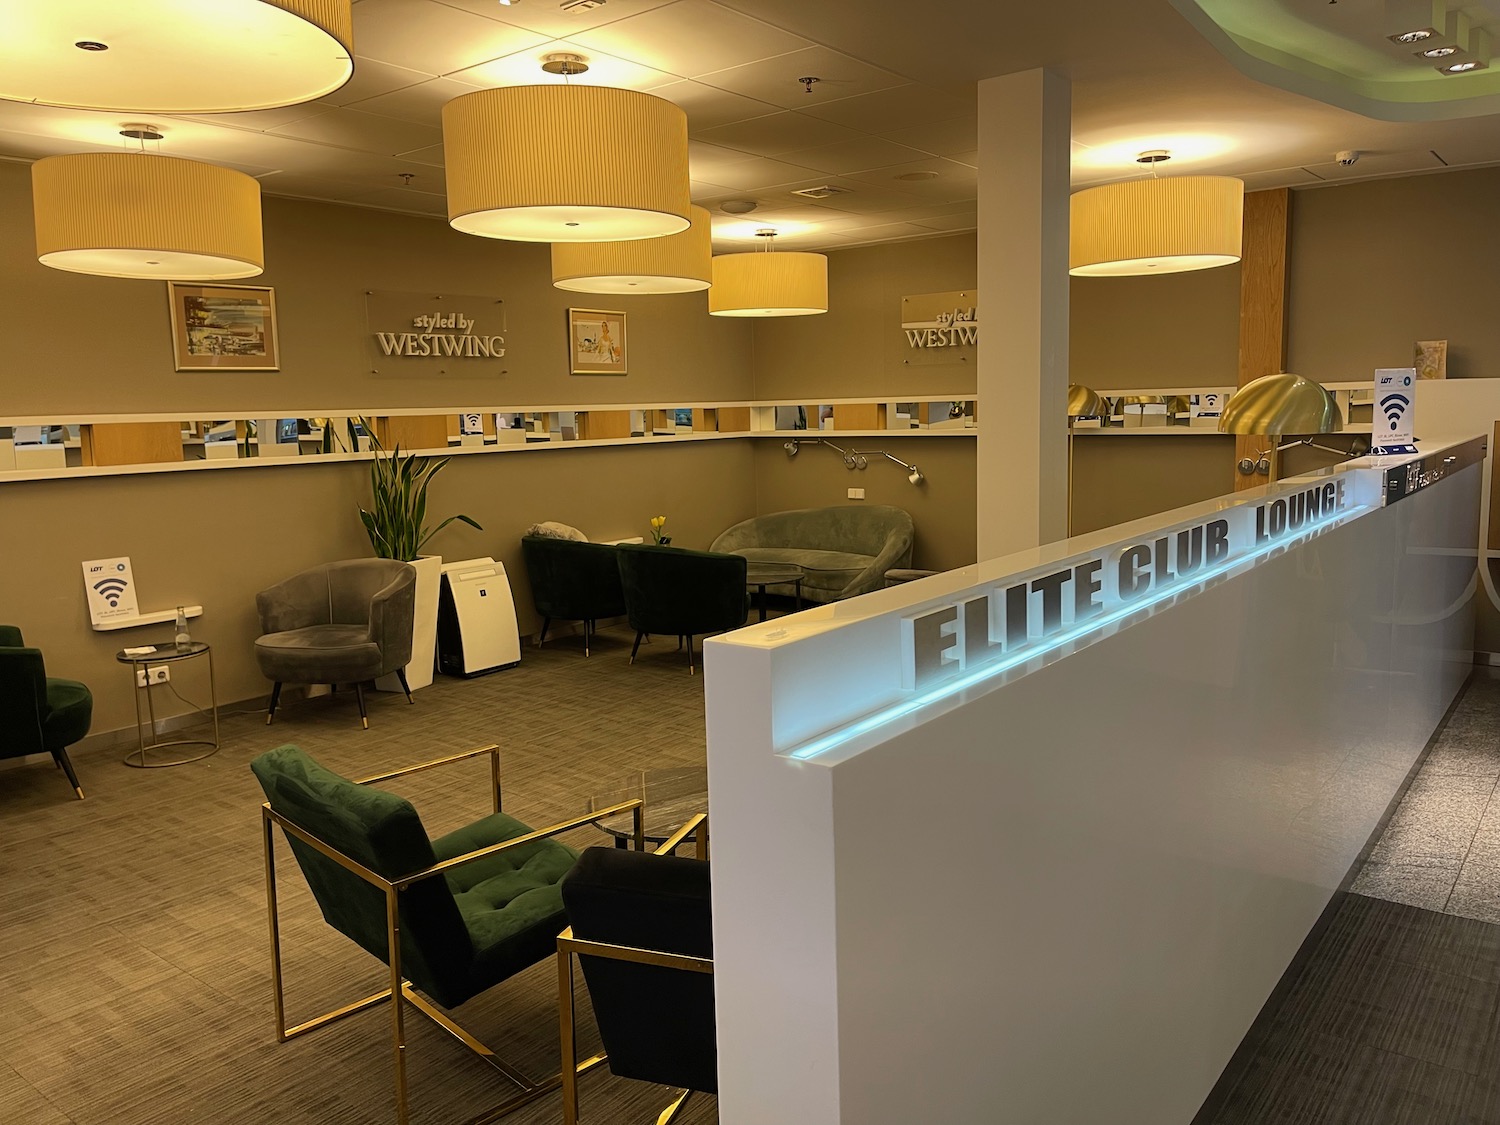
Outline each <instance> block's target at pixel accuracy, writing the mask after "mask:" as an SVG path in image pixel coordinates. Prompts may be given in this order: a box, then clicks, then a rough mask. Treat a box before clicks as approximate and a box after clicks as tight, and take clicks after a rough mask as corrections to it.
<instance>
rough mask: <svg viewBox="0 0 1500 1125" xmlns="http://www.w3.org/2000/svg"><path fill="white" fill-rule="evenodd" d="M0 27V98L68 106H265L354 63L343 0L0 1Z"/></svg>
mask: <svg viewBox="0 0 1500 1125" xmlns="http://www.w3.org/2000/svg"><path fill="white" fill-rule="evenodd" d="M0 28H3V29H4V33H3V35H0V98H6V99H9V100H12V101H22V102H36V103H38V104H40V105H51V106H63V107H66V108H70V109H108V110H126V111H150V112H153V113H223V112H229V111H233V110H248V109H271V108H273V107H276V106H285V105H296V104H298V103H299V102H307V101H312V100H313V99H314V98H319V97H322V96H323V95H324V94H329V93H332V92H333V91H334V90H337V89H338V88H339V87H340V86H342V85H344V83H346V82H347V81H349V77H350V75H352V74H353V73H354V59H353V46H352V45H353V42H354V36H353V17H352V15H351V9H350V0H214V2H213V3H207V2H206V0H0Z"/></svg>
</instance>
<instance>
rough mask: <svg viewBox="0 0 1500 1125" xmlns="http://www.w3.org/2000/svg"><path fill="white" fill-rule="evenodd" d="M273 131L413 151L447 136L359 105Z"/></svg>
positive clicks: (340, 143)
mask: <svg viewBox="0 0 1500 1125" xmlns="http://www.w3.org/2000/svg"><path fill="white" fill-rule="evenodd" d="M366 2H368V0H366ZM272 132H273V133H275V134H276V135H278V136H283V137H296V138H299V139H301V140H308V141H316V142H318V143H320V144H325V145H336V146H338V147H340V148H352V149H358V150H359V151H361V152H379V153H396V152H410V151H411V150H412V149H414V148H426V147H428V146H429V145H435V144H441V143H442V140H443V131H442V130H441V129H439V128H437V127H435V126H432V125H418V124H416V123H414V122H411V121H397V120H396V119H395V118H393V117H380V116H378V115H376V114H373V113H361V112H360V111H359V110H357V109H329V110H325V111H324V112H322V113H320V114H317V115H316V116H314V117H305V118H303V119H302V120H301V121H293V122H292V123H291V124H289V125H284V126H282V127H281V128H279V129H274V130H272Z"/></svg>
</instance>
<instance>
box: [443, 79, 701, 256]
mask: <svg viewBox="0 0 1500 1125" xmlns="http://www.w3.org/2000/svg"><path fill="white" fill-rule="evenodd" d="M443 152H444V158H445V161H446V173H447V186H448V221H449V223H450V224H451V225H452V226H453V228H454V229H455V230H460V231H463V232H464V233H465V234H477V235H480V236H482V237H485V238H505V239H512V240H515V241H518V242H615V241H620V240H625V239H634V238H659V237H662V236H664V235H669V234H676V233H677V232H679V231H683V230H686V229H687V228H688V225H689V222H688V206H689V197H688V140H687V115H686V114H685V113H683V111H682V110H681V109H680V108H679V107H678V106H676V105H674V104H673V103H672V102H669V101H667V100H666V99H664V98H658V97H656V96H654V95H652V94H643V93H641V92H639V91H637V90H623V89H618V88H615V87H612V86H584V85H578V86H572V85H545V86H504V87H499V88H496V89H489V90H475V91H474V92H473V93H471V94H463V95H461V96H460V97H457V98H454V99H453V100H452V101H450V102H449V103H448V104H447V105H445V106H443Z"/></svg>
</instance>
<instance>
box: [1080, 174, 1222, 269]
mask: <svg viewBox="0 0 1500 1125" xmlns="http://www.w3.org/2000/svg"><path fill="white" fill-rule="evenodd" d="M1142 155H1143V157H1144V156H1145V155H1147V154H1142ZM1244 202H1245V185H1244V182H1243V181H1241V180H1237V179H1234V178H1233V177H1230V176H1166V177H1163V178H1161V179H1156V178H1155V177H1153V178H1151V179H1143V180H1129V181H1126V182H1123V183H1117V184H1105V185H1103V186H1102V187H1094V188H1085V189H1084V190H1083V191H1080V192H1076V193H1075V194H1074V195H1073V197H1072V199H1071V200H1070V201H1069V210H1070V213H1071V219H1070V226H1069V254H1068V272H1069V273H1071V274H1073V275H1075V276H1078V277H1120V276H1129V275H1143V274H1153V273H1181V272H1184V271H1187V270H1202V269H1210V268H1212V267H1214V266H1225V265H1230V264H1232V263H1234V262H1237V261H1239V260H1240V237H1241V227H1242V223H1243V213H1244Z"/></svg>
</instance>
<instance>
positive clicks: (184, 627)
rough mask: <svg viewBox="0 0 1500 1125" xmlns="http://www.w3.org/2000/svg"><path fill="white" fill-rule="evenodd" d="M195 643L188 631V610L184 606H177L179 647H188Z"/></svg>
mask: <svg viewBox="0 0 1500 1125" xmlns="http://www.w3.org/2000/svg"><path fill="white" fill-rule="evenodd" d="M192 643H193V638H192V636H191V634H189V633H188V623H187V611H186V610H185V609H183V607H182V606H178V607H177V647H178V648H187V647H188V646H189V645H190V644H192Z"/></svg>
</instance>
